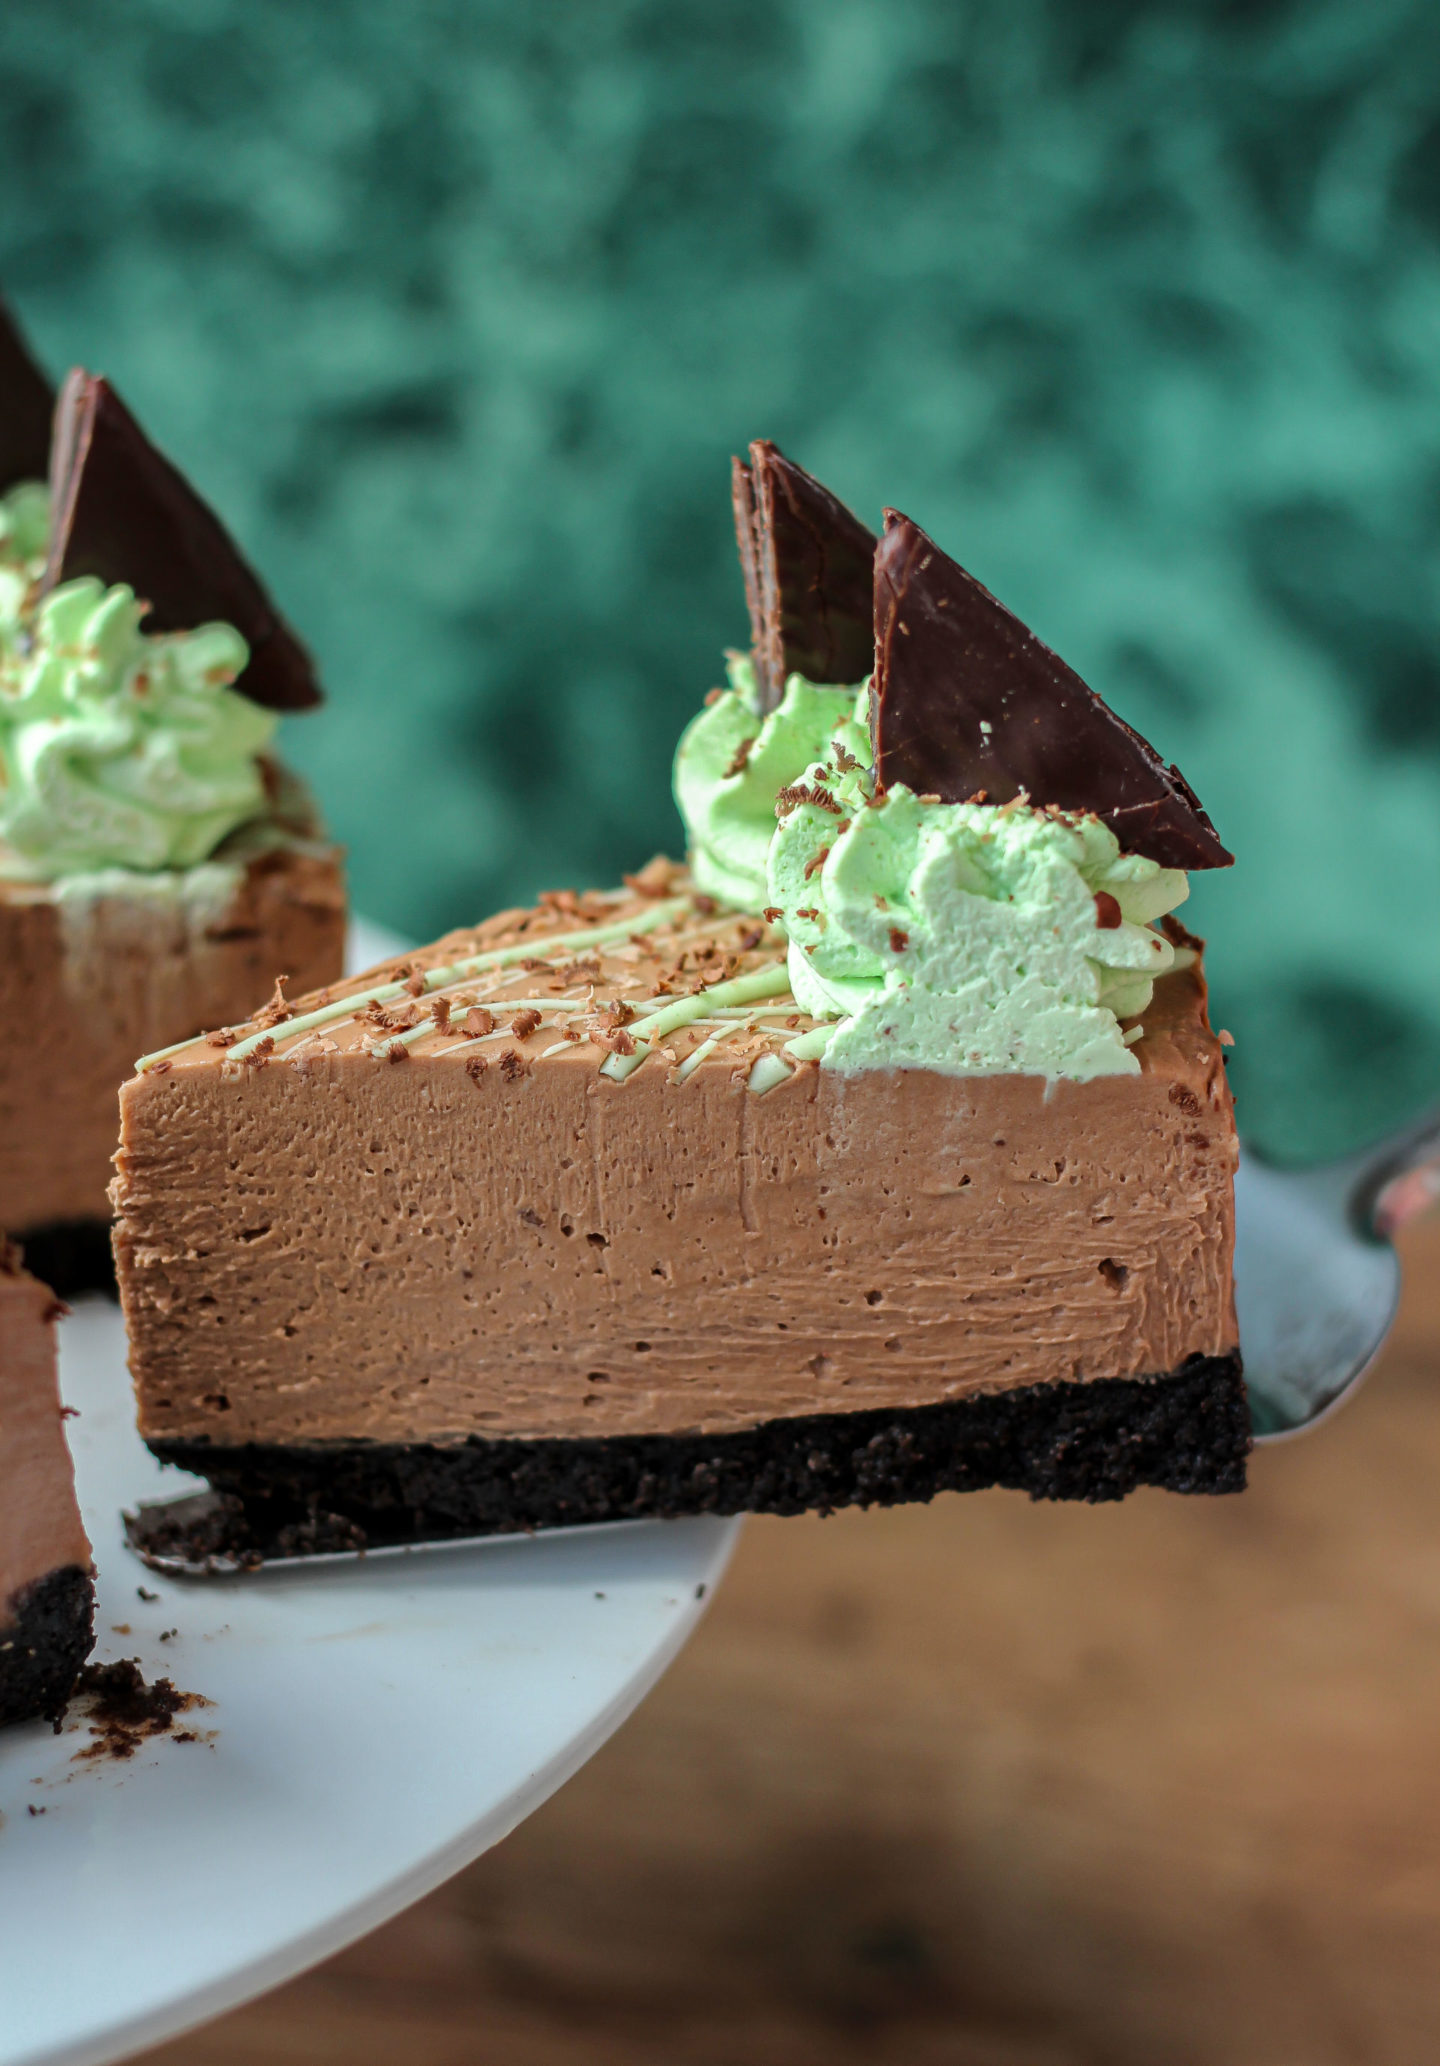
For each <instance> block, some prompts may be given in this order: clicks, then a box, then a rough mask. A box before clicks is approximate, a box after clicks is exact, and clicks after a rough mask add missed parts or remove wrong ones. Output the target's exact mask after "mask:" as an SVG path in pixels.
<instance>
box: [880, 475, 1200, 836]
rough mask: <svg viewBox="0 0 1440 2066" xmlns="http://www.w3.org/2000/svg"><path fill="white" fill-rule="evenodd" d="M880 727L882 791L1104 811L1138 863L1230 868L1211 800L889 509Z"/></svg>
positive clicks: (883, 566) (883, 554) (883, 565)
mask: <svg viewBox="0 0 1440 2066" xmlns="http://www.w3.org/2000/svg"><path fill="white" fill-rule="evenodd" d="M870 728H871V737H872V743H873V746H874V749H875V772H876V779H877V782H878V785H879V787H880V788H881V789H882V790H883V789H887V788H890V787H892V786H893V785H894V784H895V783H897V782H903V783H905V784H906V785H907V787H909V788H910V789H913V790H914V791H915V792H916V794H917V795H921V796H927V795H928V796H938V797H939V798H940V799H941V800H942V801H943V802H945V803H964V802H965V801H966V800H967V799H968V798H970V797H973V796H974V795H975V793H976V791H977V790H980V789H983V790H985V791H986V792H987V795H988V799H989V801H990V802H991V803H1009V802H1010V801H1011V800H1012V799H1013V798H1015V797H1017V796H1019V795H1020V794H1021V793H1022V792H1023V793H1024V794H1025V795H1026V796H1028V797H1029V799H1030V801H1031V803H1032V804H1038V805H1045V804H1054V805H1057V806H1058V807H1059V808H1060V809H1061V810H1067V811H1093V812H1094V814H1095V815H1096V817H1098V818H1100V819H1102V820H1103V821H1104V823H1105V824H1107V825H1108V826H1109V827H1110V830H1111V831H1112V832H1113V833H1114V834H1115V837H1116V838H1117V839H1118V840H1119V842H1120V844H1121V846H1122V847H1123V848H1124V849H1125V850H1126V852H1127V853H1132V854H1144V855H1147V856H1148V857H1149V859H1151V860H1152V861H1158V862H1159V863H1160V864H1161V866H1162V867H1165V868H1228V867H1229V866H1230V864H1231V862H1232V861H1233V859H1234V855H1233V854H1231V853H1229V852H1228V851H1227V849H1226V848H1225V847H1224V846H1222V845H1221V843H1220V840H1219V838H1218V836H1217V835H1216V832H1215V828H1214V826H1213V825H1212V824H1211V823H1210V820H1209V818H1208V817H1207V816H1206V815H1205V812H1204V810H1203V808H1202V807H1201V803H1200V799H1199V797H1197V796H1196V794H1195V792H1194V790H1193V789H1192V788H1191V787H1190V785H1189V783H1188V782H1187V781H1186V780H1185V777H1184V776H1183V775H1182V774H1181V773H1180V770H1179V769H1178V768H1176V767H1169V768H1167V767H1166V765H1165V763H1164V762H1163V761H1162V760H1161V759H1160V757H1159V755H1158V754H1157V753H1156V752H1155V750H1154V748H1153V747H1152V746H1150V745H1149V744H1148V743H1147V742H1146V741H1145V740H1144V739H1142V738H1141V736H1140V734H1139V733H1138V732H1136V731H1134V730H1132V728H1131V727H1130V726H1129V725H1127V724H1126V723H1125V721H1124V719H1123V718H1119V717H1117V716H1116V715H1115V713H1114V711H1113V710H1110V709H1109V708H1108V707H1107V706H1106V705H1105V704H1104V703H1102V702H1101V700H1100V698H1099V697H1098V696H1097V695H1096V694H1095V692H1094V690H1093V689H1091V688H1088V687H1087V686H1086V684H1085V683H1084V682H1083V681H1082V680H1081V679H1080V677H1079V675H1078V674H1076V673H1075V672H1074V670H1073V669H1072V668H1069V667H1067V666H1066V665H1065V662H1064V661H1063V660H1062V659H1060V657H1059V656H1058V654H1055V653H1052V652H1051V650H1050V648H1049V647H1048V646H1046V645H1042V644H1041V642H1040V640H1039V639H1038V638H1036V636H1035V634H1034V632H1033V631H1030V630H1028V629H1027V627H1026V626H1025V625H1023V624H1022V623H1021V622H1020V620H1019V618H1018V617H1015V616H1012V615H1011V613H1010V611H1009V610H1007V609H1006V608H1005V606H1004V604H1003V603H999V602H997V601H996V599H995V597H994V596H993V595H991V593H990V591H989V590H988V589H987V588H982V587H981V585H980V583H979V582H978V581H977V580H975V578H974V577H973V575H970V574H967V573H966V572H965V569H964V568H963V567H960V566H957V565H956V563H955V561H954V560H952V559H948V558H947V557H946V555H945V554H944V553H943V552H941V550H940V548H939V546H937V545H936V544H935V543H934V542H933V541H932V540H931V539H929V538H927V537H926V535H925V533H924V532H923V531H922V530H921V529H920V527H919V525H918V524H912V523H911V521H910V519H909V518H908V517H905V516H901V515H900V514H899V512H898V511H896V510H893V509H887V510H886V512H885V536H884V538H883V539H882V540H881V543H880V548H879V550H878V552H877V553H876V555H875V684H874V689H873V691H872V694H871V701H870Z"/></svg>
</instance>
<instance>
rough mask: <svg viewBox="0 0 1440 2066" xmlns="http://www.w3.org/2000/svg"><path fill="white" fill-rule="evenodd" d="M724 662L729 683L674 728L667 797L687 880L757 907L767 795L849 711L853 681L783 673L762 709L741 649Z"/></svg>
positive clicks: (767, 829) (791, 776) (766, 847)
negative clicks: (678, 821)
mask: <svg viewBox="0 0 1440 2066" xmlns="http://www.w3.org/2000/svg"><path fill="white" fill-rule="evenodd" d="M727 671H728V674H729V682H730V685H729V687H728V688H726V689H717V690H716V691H715V692H714V694H713V695H712V696H711V697H710V698H709V700H708V701H707V702H706V705H705V708H704V709H703V710H702V711H701V712H700V713H699V715H698V716H696V717H695V718H693V719H692V720H691V722H690V723H689V724H688V725H687V726H686V728H685V730H684V732H683V733H682V734H681V738H680V744H679V747H678V748H677V749H676V754H675V801H676V802H677V804H678V805H679V806H680V815H681V816H682V817H683V818H684V820H685V829H686V831H687V833H688V834H689V845H690V873H691V875H692V876H693V878H694V880H695V886H696V888H697V889H700V890H703V891H704V893H705V895H706V896H710V897H718V898H719V899H720V901H721V903H723V904H731V905H734V906H735V908H736V909H737V910H741V911H758V910H760V908H761V906H762V905H763V904H765V903H766V902H767V901H768V891H767V889H766V883H765V865H766V857H767V855H768V854H769V851H770V842H771V840H772V839H773V838H774V836H775V798H776V797H777V795H778V794H779V792H780V791H781V790H782V789H783V788H784V787H785V785H786V783H787V782H793V781H794V780H795V778H796V776H797V775H798V774H799V772H800V770H801V769H802V768H804V767H805V766H807V765H808V763H809V762H810V761H812V760H816V759H818V758H819V757H820V756H821V755H822V754H823V753H824V752H825V751H826V749H827V747H828V746H829V744H830V740H831V739H832V738H833V736H834V735H835V732H836V730H837V728H838V727H839V726H840V725H842V724H843V723H844V722H845V720H846V719H847V718H849V717H851V716H853V714H854V708H855V696H856V691H855V690H854V689H853V688H834V687H829V686H826V685H824V684H821V683H817V682H810V681H806V679H805V677H804V676H803V675H801V674H792V675H791V676H790V678H789V680H788V681H787V682H786V684H785V694H784V696H783V697H782V698H781V701H780V703H779V705H778V706H777V708H776V709H774V710H772V711H770V712H769V713H768V714H767V715H766V716H765V717H761V716H760V715H759V714H758V711H757V709H756V702H757V696H756V687H755V669H754V666H753V664H752V662H751V660H750V656H749V655H748V653H731V654H730V655H729V656H728V662H727Z"/></svg>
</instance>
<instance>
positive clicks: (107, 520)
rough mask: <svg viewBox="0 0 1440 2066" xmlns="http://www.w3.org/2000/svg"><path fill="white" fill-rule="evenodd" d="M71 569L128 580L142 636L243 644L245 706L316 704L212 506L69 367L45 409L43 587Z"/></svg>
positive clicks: (106, 389) (288, 637) (124, 412)
mask: <svg viewBox="0 0 1440 2066" xmlns="http://www.w3.org/2000/svg"><path fill="white" fill-rule="evenodd" d="M80 574H94V575H97V576H98V577H99V578H100V580H102V581H106V582H115V581H124V582H127V583H128V584H129V586H130V587H131V588H133V589H134V591H135V593H136V594H137V595H138V596H141V597H143V598H144V600H145V601H146V602H148V603H149V605H150V610H149V614H148V615H147V617H146V619H145V629H146V630H147V631H189V630H192V629H193V628H194V627H195V626H196V625H197V624H206V623H211V622H213V621H214V620H216V619H217V618H219V619H223V620H224V621H225V622H226V623H228V624H233V625H234V626H235V629H236V630H237V631H238V632H239V633H240V635H241V637H242V638H243V639H244V640H245V642H246V644H247V645H248V646H249V648H250V662H249V665H248V666H247V667H246V669H245V672H244V673H243V674H242V675H241V677H240V679H239V680H238V681H237V683H236V684H235V686H236V687H237V688H238V689H239V690H240V691H241V692H242V694H244V695H246V696H248V697H249V698H250V700H251V701H252V702H254V703H263V704H264V705H265V706H266V707H267V708H268V709H271V710H307V709H309V708H311V707H312V706H313V705H314V704H316V703H318V702H319V701H320V700H321V699H320V686H319V683H318V681H317V680H316V676H315V666H314V662H313V661H312V660H311V658H310V655H309V653H308V652H307V651H306V649H305V647H304V646H303V645H302V644H301V642H300V640H299V639H298V638H297V637H296V635H295V633H294V632H293V631H292V630H291V629H290V627H289V625H288V624H287V623H286V622H285V620H284V618H283V617H282V616H281V615H280V614H279V612H278V611H277V610H276V609H275V607H274V605H273V604H272V603H271V601H270V598H269V597H268V596H267V595H266V593H265V590H264V588H263V587H262V586H261V584H260V581H259V578H258V577H257V576H256V574H255V573H254V572H253V570H252V569H251V567H250V566H249V565H248V563H247V562H246V561H245V560H244V559H243V558H242V556H241V554H240V551H239V549H238V547H237V546H236V544H235V542H234V540H233V539H232V538H231V536H230V534H229V532H228V531H227V530H226V529H225V527H224V525H223V524H222V523H221V522H220V520H219V518H218V517H217V516H216V515H215V513H214V511H213V510H212V509H210V507H209V506H208V504H206V503H205V502H203V501H202V500H201V498H200V497H199V496H198V495H197V494H196V492H195V490H194V489H193V488H192V487H191V486H190V483H189V482H188V481H187V480H186V479H185V477H184V475H183V474H182V473H181V472H180V471H179V470H178V468H176V467H174V466H172V465H171V464H170V461H169V460H168V459H166V458H165V456H164V454H163V453H161V452H158V451H157V450H156V448H155V447H154V446H153V445H152V444H151V443H150V440H149V439H148V438H147V437H146V435H145V433H144V432H143V431H142V430H141V428H140V426H139V424H138V423H137V422H136V421H135V419H134V417H133V416H132V415H131V414H130V411H129V410H128V409H127V408H126V407H125V404H124V403H123V402H122V401H121V400H120V397H119V396H118V395H117V394H116V393H115V390H114V389H113V388H112V387H111V386H110V383H109V382H108V381H107V380H102V379H99V378H97V377H96V376H95V375H93V374H89V373H86V372H84V371H82V370H81V369H80V368H78V367H77V368H76V370H75V371H74V372H72V373H71V374H70V375H69V376H68V378H67V379H66V382H65V385H64V387H63V388H62V389H61V391H60V399H59V401H58V402H57V404H56V407H55V426H54V436H53V439H52V442H51V447H50V557H49V560H48V562H47V564H46V568H45V576H44V582H43V589H44V590H45V591H48V590H49V589H51V588H53V587H55V586H56V584H57V583H59V582H61V581H69V580H72V579H74V578H75V577H76V576H77V575H80Z"/></svg>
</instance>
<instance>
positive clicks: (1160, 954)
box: [769, 763, 1189, 1083]
mask: <svg viewBox="0 0 1440 2066" xmlns="http://www.w3.org/2000/svg"><path fill="white" fill-rule="evenodd" d="M864 788H865V785H864V776H863V772H862V771H860V770H852V771H851V772H849V773H848V774H842V775H840V776H839V778H838V779H837V777H836V775H835V774H834V772H833V771H832V770H831V769H829V768H827V767H826V766H824V765H822V764H818V763H817V764H816V765H815V766H814V767H811V768H809V769H807V770H806V773H805V775H804V776H803V777H802V780H801V782H800V784H798V785H797V789H798V790H799V791H800V792H804V800H801V798H800V797H799V796H797V797H796V798H795V800H794V801H793V803H792V807H791V808H789V809H787V810H786V811H785V814H784V816H783V817H782V818H781V820H780V824H779V827H778V829H777V831H776V835H775V839H774V841H773V843H772V845H771V848H770V870H769V874H770V899H771V903H772V904H773V905H775V906H778V907H779V909H780V911H781V912H782V913H783V919H782V923H783V924H784V927H785V930H786V933H787V934H788V936H789V940H790V956H789V964H790V984H791V988H792V989H793V991H794V993H795V998H796V1002H797V1003H798V1004H799V1005H800V1006H801V1007H802V1008H803V1009H804V1010H805V1011H807V1012H809V1013H810V1014H811V1015H812V1016H813V1017H815V1018H819V1019H824V1020H827V1021H833V1020H838V1023H835V1024H827V1025H825V1026H823V1027H821V1028H817V1030H816V1032H815V1033H813V1034H811V1035H810V1036H808V1037H807V1039H806V1041H805V1044H804V1049H803V1050H802V1051H805V1052H809V1053H812V1054H819V1055H821V1056H822V1057H823V1059H824V1061H825V1063H826V1064H827V1066H829V1067H831V1068H837V1069H879V1068H912V1069H935V1070H939V1071H941V1072H943V1073H944V1074H947V1075H955V1076H972V1075H977V1076H990V1075H998V1074H1009V1073H1012V1072H1013V1073H1016V1074H1022V1075H1027V1076H1045V1077H1048V1078H1055V1077H1062V1076H1063V1077H1069V1078H1071V1079H1072V1080H1074V1081H1077V1082H1082V1083H1083V1082H1086V1081H1088V1079H1089V1078H1091V1077H1094V1076H1118V1075H1137V1074H1138V1073H1139V1068H1140V1065H1139V1062H1138V1061H1137V1060H1136V1058H1135V1056H1134V1055H1133V1054H1131V1053H1130V1050H1129V1045H1128V1041H1129V1040H1130V1039H1133V1038H1135V1037H1137V1036H1136V1035H1135V1034H1134V1033H1131V1034H1130V1035H1128V1036H1127V1035H1126V1034H1125V1033H1124V1032H1122V1030H1121V1027H1120V1020H1121V1019H1122V1018H1124V1019H1133V1018H1137V1017H1138V1016H1139V1015H1140V1014H1141V1013H1142V1012H1143V1011H1144V1010H1145V1009H1146V1007H1147V1006H1148V1004H1149V1002H1150V998H1151V995H1152V991H1153V987H1154V981H1155V978H1156V977H1157V976H1161V975H1164V974H1165V973H1166V972H1167V971H1168V970H1169V969H1171V968H1172V967H1173V966H1174V965H1175V950H1174V948H1173V947H1172V946H1171V944H1170V942H1169V941H1168V940H1167V939H1165V938H1164V937H1163V936H1162V935H1161V934H1160V933H1158V932H1155V931H1153V930H1152V928H1151V925H1150V923H1149V921H1150V920H1152V919H1154V918H1158V917H1159V916H1160V915H1161V914H1162V913H1163V912H1166V911H1170V910H1173V909H1174V907H1175V906H1176V905H1177V904H1178V903H1180V902H1181V901H1182V900H1183V899H1184V897H1185V896H1186V895H1187V893H1188V889H1189V885H1188V883H1187V882H1186V879H1185V876H1184V875H1183V874H1182V873H1181V872H1180V871H1179V870H1178V869H1170V868H1162V867H1160V865H1159V864H1158V863H1157V862H1155V861H1147V860H1143V859H1141V858H1140V857H1139V856H1137V855H1131V854H1122V853H1121V851H1120V844H1119V841H1118V840H1117V839H1116V837H1115V835H1114V833H1113V832H1111V831H1110V830H1109V828H1108V827H1107V826H1105V825H1102V824H1101V823H1100V821H1099V819H1098V818H1091V817H1083V818H1082V817H1071V816H1068V815H1063V814H1060V813H1051V812H1047V811H1039V810H1033V809H1031V808H1030V807H1029V806H1028V805H1025V804H1012V805H1008V806H1006V805H1001V806H998V807H996V806H992V805H988V804H937V803H925V802H922V801H921V800H920V798H919V797H917V796H914V795H912V793H911V792H910V791H909V790H908V789H905V788H903V787H896V788H895V789H892V790H891V791H890V792H889V793H888V794H887V795H886V796H885V798H884V799H883V801H881V802H879V803H872V802H869V801H868V800H867V798H866V796H865V793H864ZM817 796H818V798H819V799H820V800H819V801H817V800H815V799H816V798H817Z"/></svg>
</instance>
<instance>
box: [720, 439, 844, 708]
mask: <svg viewBox="0 0 1440 2066" xmlns="http://www.w3.org/2000/svg"><path fill="white" fill-rule="evenodd" d="M732 487H733V493H734V499H735V532H736V537H737V539H738V541H739V545H740V564H741V566H742V567H743V569H744V571H745V598H746V601H747V602H748V603H749V606H750V632H751V638H752V640H753V644H754V652H755V675H756V684H757V687H758V689H759V695H760V708H761V711H762V712H765V711H769V710H773V709H774V708H775V706H776V704H778V703H779V701H780V698H781V697H782V696H783V695H784V693H785V680H786V676H787V675H791V674H803V675H804V676H805V679H806V680H807V681H812V682H835V683H840V682H858V681H863V680H864V679H865V677H866V675H867V674H868V673H869V672H870V668H871V665H872V663H873V660H874V633H873V630H872V624H871V617H872V608H871V596H872V589H873V582H874V560H875V545H876V539H875V534H874V533H873V531H869V530H867V529H866V527H865V526H864V524H862V523H861V522H860V519H859V518H858V517H856V516H852V515H851V513H850V511H849V510H848V509H847V508H846V507H845V505H844V503H843V502H840V501H837V499H836V498H835V496H833V495H832V494H831V493H830V490H829V489H828V488H825V487H822V486H821V484H820V482H819V481H817V480H816V479H815V478H814V477H813V476H812V475H810V474H808V473H806V471H805V469H804V468H803V467H800V466H796V465H795V463H794V462H793V460H789V459H787V458H786V457H785V455H784V453H783V452H782V451H781V450H780V448H779V447H778V446H777V445H772V444H771V442H770V440H769V439H768V438H757V439H756V441H755V443H754V444H753V445H752V446H751V447H750V463H749V465H748V466H747V465H746V464H745V462H744V461H743V460H741V459H737V460H735V462H734V465H733V470H732Z"/></svg>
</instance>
